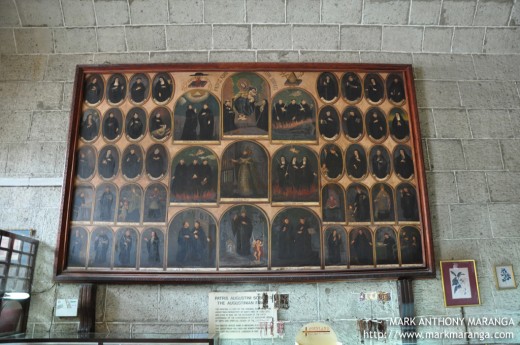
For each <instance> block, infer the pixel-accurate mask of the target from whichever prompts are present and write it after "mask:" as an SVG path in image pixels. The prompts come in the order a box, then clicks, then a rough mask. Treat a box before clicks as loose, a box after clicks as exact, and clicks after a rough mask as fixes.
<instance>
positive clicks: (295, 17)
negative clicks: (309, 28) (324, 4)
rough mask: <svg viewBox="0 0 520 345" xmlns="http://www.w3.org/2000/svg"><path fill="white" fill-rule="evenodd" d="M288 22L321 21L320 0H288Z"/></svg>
mask: <svg viewBox="0 0 520 345" xmlns="http://www.w3.org/2000/svg"><path fill="white" fill-rule="evenodd" d="M286 6H287V7H286V10H287V17H286V18H287V23H319V22H320V1H316V0H286Z"/></svg>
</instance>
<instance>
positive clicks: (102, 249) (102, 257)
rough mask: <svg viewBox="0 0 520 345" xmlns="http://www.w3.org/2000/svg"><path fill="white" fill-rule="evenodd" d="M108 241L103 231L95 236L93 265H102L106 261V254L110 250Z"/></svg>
mask: <svg viewBox="0 0 520 345" xmlns="http://www.w3.org/2000/svg"><path fill="white" fill-rule="evenodd" d="M109 245H110V239H109V238H108V235H107V234H106V233H105V231H102V232H101V233H100V234H98V235H97V236H96V239H95V240H94V252H95V254H94V263H95V264H98V265H100V264H104V263H105V262H106V260H107V254H108V251H109V248H110V246H109Z"/></svg>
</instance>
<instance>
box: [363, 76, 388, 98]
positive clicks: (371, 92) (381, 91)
mask: <svg viewBox="0 0 520 345" xmlns="http://www.w3.org/2000/svg"><path fill="white" fill-rule="evenodd" d="M364 84H365V98H366V100H367V101H368V103H371V104H380V103H382V102H383V100H384V99H385V84H384V83H383V79H381V76H380V75H379V74H377V73H368V74H367V75H366V76H365V79H364Z"/></svg>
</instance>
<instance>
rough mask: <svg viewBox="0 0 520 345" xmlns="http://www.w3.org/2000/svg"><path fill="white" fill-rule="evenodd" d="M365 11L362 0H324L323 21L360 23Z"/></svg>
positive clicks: (322, 7)
mask: <svg viewBox="0 0 520 345" xmlns="http://www.w3.org/2000/svg"><path fill="white" fill-rule="evenodd" d="M362 13H363V1H362V0H323V1H322V4H321V22H322V23H339V24H360V23H361V16H362Z"/></svg>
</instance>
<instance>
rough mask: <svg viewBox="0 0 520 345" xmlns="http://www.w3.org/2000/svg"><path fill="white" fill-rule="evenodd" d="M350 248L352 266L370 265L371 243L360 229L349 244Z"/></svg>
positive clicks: (371, 259) (371, 258)
mask: <svg viewBox="0 0 520 345" xmlns="http://www.w3.org/2000/svg"><path fill="white" fill-rule="evenodd" d="M350 248H351V255H352V256H351V259H352V260H351V261H352V264H353V265H371V264H372V262H373V257H372V241H371V240H370V239H369V238H368V237H367V236H366V235H365V232H364V231H363V230H362V229H358V231H357V233H356V237H355V238H354V239H353V240H352V241H351V242H350Z"/></svg>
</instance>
